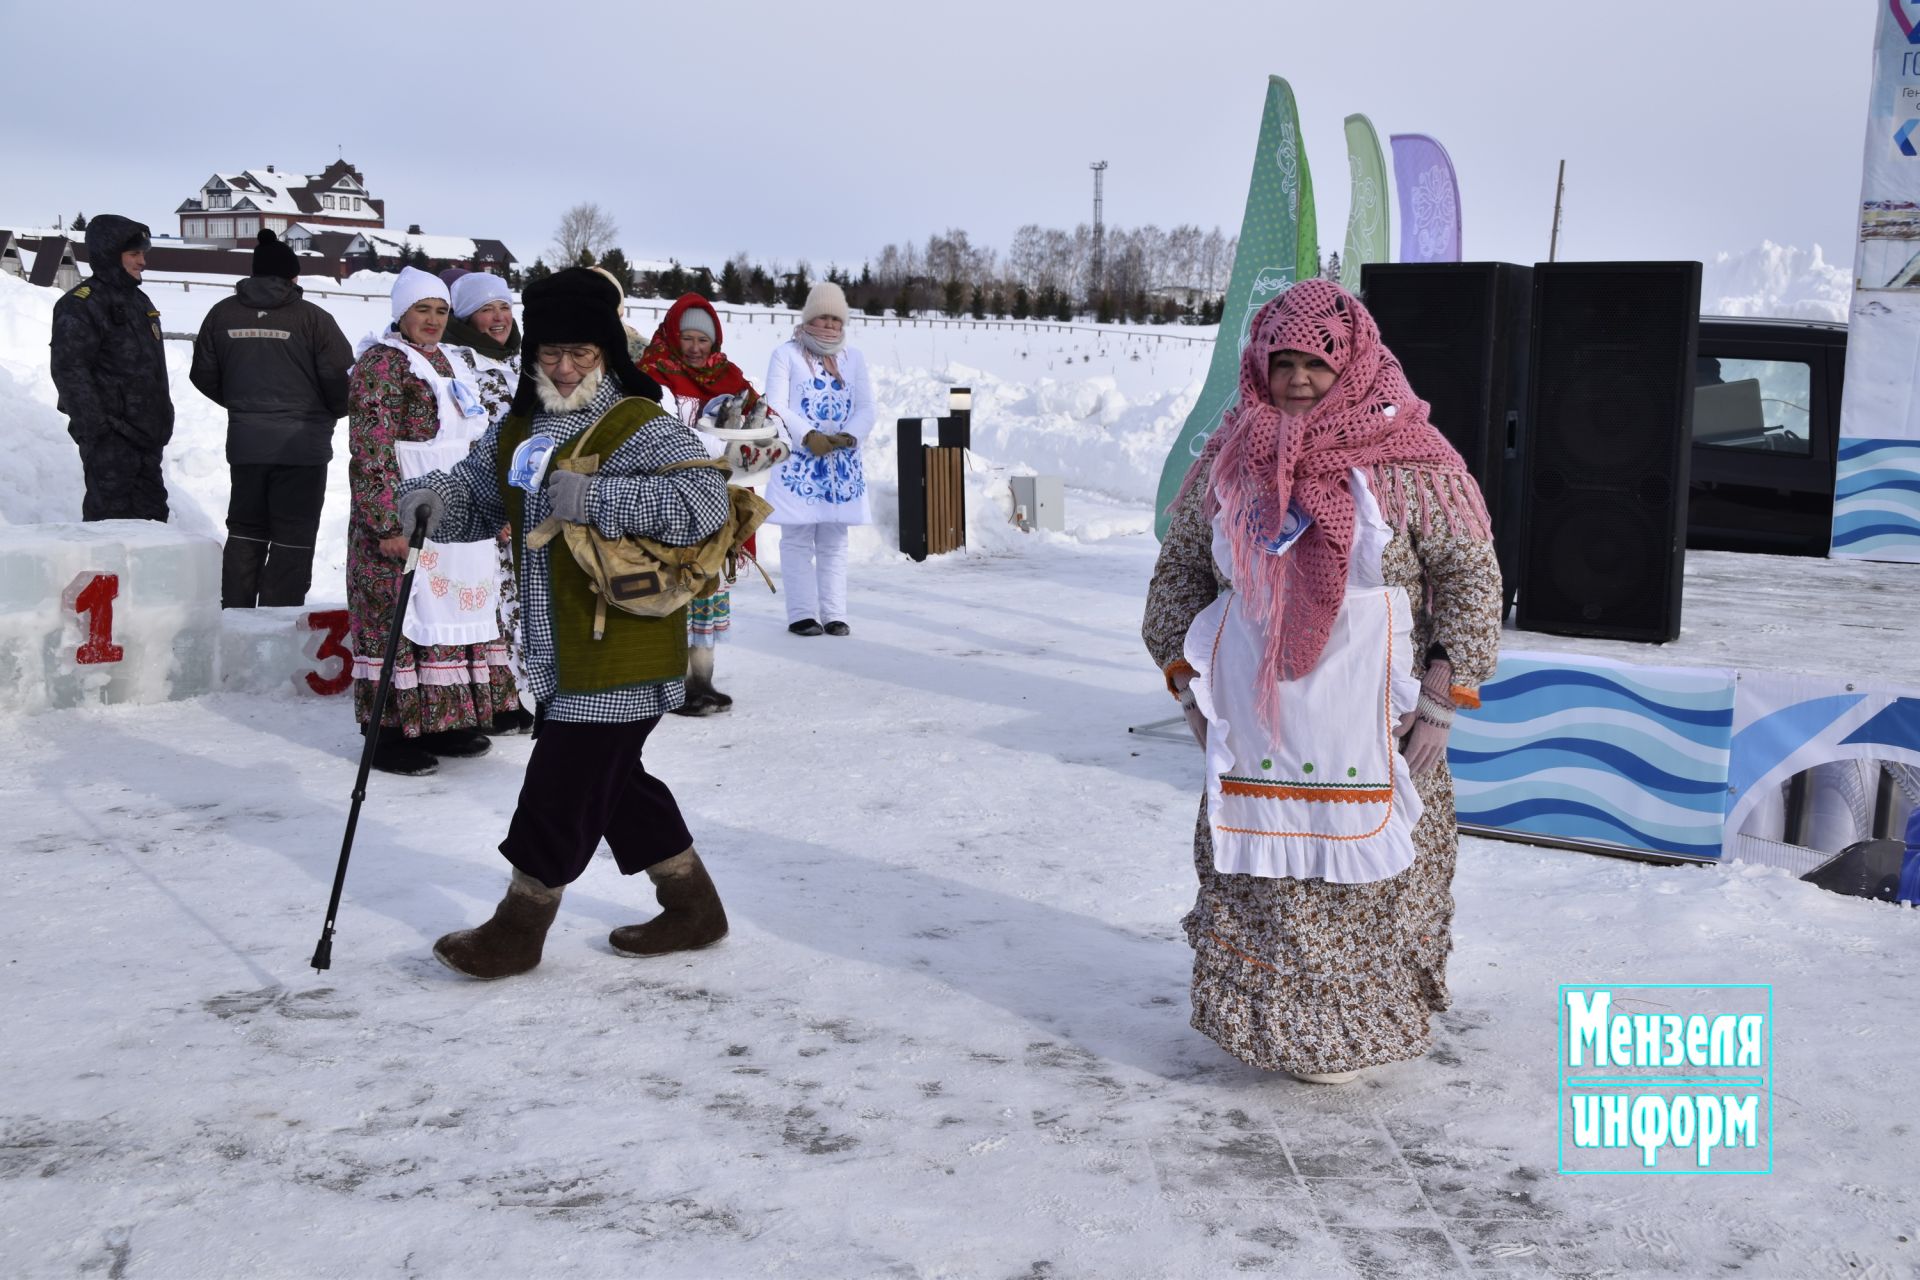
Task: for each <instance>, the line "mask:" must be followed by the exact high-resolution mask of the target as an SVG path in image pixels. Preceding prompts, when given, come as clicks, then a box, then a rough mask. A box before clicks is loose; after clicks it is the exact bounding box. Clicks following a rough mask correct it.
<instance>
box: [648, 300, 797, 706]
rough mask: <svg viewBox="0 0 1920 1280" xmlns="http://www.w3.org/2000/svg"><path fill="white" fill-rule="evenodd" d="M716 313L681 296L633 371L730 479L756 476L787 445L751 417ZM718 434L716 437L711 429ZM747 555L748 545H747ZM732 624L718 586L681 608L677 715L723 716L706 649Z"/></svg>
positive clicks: (752, 397)
mask: <svg viewBox="0 0 1920 1280" xmlns="http://www.w3.org/2000/svg"><path fill="white" fill-rule="evenodd" d="M720 339H721V328H720V313H719V312H717V311H715V310H714V309H713V304H712V303H710V302H708V301H707V300H706V299H705V298H703V297H701V296H700V295H699V294H697V293H686V294H682V295H681V296H680V297H679V299H678V300H676V301H675V302H674V304H673V305H672V306H671V307H669V308H668V309H667V315H666V319H664V320H662V321H661V322H660V327H659V328H658V329H656V330H654V334H653V340H652V341H651V342H649V343H648V344H647V349H646V350H645V351H644V352H643V353H641V356H640V359H639V362H638V363H639V365H640V369H641V372H643V373H645V374H646V375H647V376H648V377H650V378H652V379H653V380H654V381H655V382H658V383H659V384H660V385H661V387H662V388H664V389H665V390H667V391H670V392H672V393H673V406H672V407H673V409H674V411H675V413H676V414H677V415H678V416H679V418H680V420H681V421H682V422H684V423H686V424H687V426H689V427H691V428H693V430H694V433H695V434H696V435H697V436H699V438H700V440H701V442H702V443H703V444H705V445H706V446H707V448H708V451H709V452H710V453H712V454H713V456H714V457H716V458H719V457H724V458H725V459H726V460H727V461H728V462H729V463H731V464H732V466H733V471H734V477H735V479H739V478H741V477H742V476H744V475H747V474H751V473H753V472H757V471H764V470H766V469H767V468H768V467H771V466H773V465H775V464H776V463H778V462H781V461H782V460H784V459H785V458H786V457H787V455H788V454H789V453H790V452H791V447H790V446H789V445H788V444H786V442H785V441H784V440H783V439H782V438H781V436H780V432H779V427H778V423H777V421H776V420H773V419H771V418H768V417H767V416H766V414H765V411H762V412H761V413H760V414H758V415H756V414H754V412H753V409H754V406H755V405H756V404H757V403H758V402H759V400H760V395H759V393H758V392H756V391H755V390H754V389H753V388H752V387H751V386H750V385H749V384H748V383H747V376H746V375H745V374H744V373H742V372H740V367H739V366H738V365H736V364H734V363H733V362H732V361H731V360H729V359H727V357H726V355H725V354H724V353H723V352H722V350H721V346H720ZM728 399H731V400H732V401H733V403H732V405H730V406H728V408H729V409H730V410H731V412H730V413H729V412H721V413H714V412H711V410H713V409H716V408H718V407H719V406H718V403H717V402H720V401H725V400H728ZM750 420H751V421H761V422H764V423H766V425H765V426H764V428H762V429H761V430H760V431H759V432H758V433H756V432H755V431H753V430H750V429H744V428H741V429H734V428H730V427H728V426H727V425H725V424H727V423H730V422H741V421H750ZM716 430H717V431H720V432H723V433H724V435H716V434H714V432H715V431H716ZM748 547H749V552H751V547H752V544H751V543H749V544H748ZM732 626H733V593H732V592H731V591H729V590H727V589H726V588H725V587H722V588H721V589H720V590H718V591H716V592H714V593H713V594H712V595H710V596H701V597H700V598H698V599H696V600H695V601H694V602H693V603H692V604H691V605H689V606H688V607H687V700H686V702H685V703H684V704H682V705H681V707H680V708H679V710H678V711H677V712H676V714H678V715H686V716H705V715H712V714H713V713H714V712H716V711H725V710H726V709H727V708H729V707H731V706H732V705H733V699H732V698H730V697H728V696H727V695H726V694H724V693H722V692H720V690H718V689H716V688H714V685H713V657H714V648H715V646H716V645H717V644H718V643H719V641H720V638H721V637H722V636H723V635H725V634H726V633H727V631H728V630H730V629H731V628H732Z"/></svg>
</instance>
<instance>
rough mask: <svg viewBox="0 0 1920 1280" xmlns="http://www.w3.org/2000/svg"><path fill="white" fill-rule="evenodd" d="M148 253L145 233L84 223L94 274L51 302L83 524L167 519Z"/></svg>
mask: <svg viewBox="0 0 1920 1280" xmlns="http://www.w3.org/2000/svg"><path fill="white" fill-rule="evenodd" d="M147 248H148V238H147V229H146V227H144V226H142V225H141V224H140V223H138V222H135V221H133V220H132V219H131V218H122V217H120V216H119V215H118V214H112V213H103V214H101V215H100V216H99V217H97V218H95V219H94V220H93V221H92V222H89V223H88V224H87V266H88V268H89V269H90V270H91V271H92V272H93V274H92V276H91V277H90V278H89V279H87V280H86V281H84V282H83V283H81V284H78V285H75V286H74V287H73V288H72V289H70V290H68V291H67V294H66V296H65V297H63V298H61V299H60V301H58V302H56V303H54V304H53V385H54V386H55V387H56V388H57V389H58V390H59V392H60V412H62V413H64V414H66V415H67V433H68V434H69V435H71V436H72V437H73V439H74V443H75V444H77V445H79V446H80V465H81V466H82V467H83V468H84V469H85V471H86V477H87V494H86V498H85V499H84V500H83V501H82V503H81V506H80V518H81V519H83V520H165V519H166V518H167V486H166V482H165V481H163V480H162V479H161V478H160V453H161V450H163V449H165V448H166V444H167V441H169V440H171V439H172V438H173V396H172V395H171V394H170V393H169V392H168V390H167V357H166V351H165V349H164V346H163V344H162V342H161V338H160V313H159V312H158V311H157V310H155V309H154V306H153V303H152V302H151V301H150V300H149V299H148V298H147V295H146V294H145V293H144V292H142V290H141V288H140V277H141V276H142V275H143V274H144V273H145V272H146V269H147Z"/></svg>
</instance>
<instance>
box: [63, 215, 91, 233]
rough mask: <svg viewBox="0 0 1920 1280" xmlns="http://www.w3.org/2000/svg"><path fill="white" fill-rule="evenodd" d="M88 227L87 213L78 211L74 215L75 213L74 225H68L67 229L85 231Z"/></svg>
mask: <svg viewBox="0 0 1920 1280" xmlns="http://www.w3.org/2000/svg"><path fill="white" fill-rule="evenodd" d="M86 229H87V215H86V214H84V213H76V214H74V215H73V225H72V226H70V227H68V228H67V230H69V231H85V230H86Z"/></svg>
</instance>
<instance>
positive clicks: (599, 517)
mask: <svg viewBox="0 0 1920 1280" xmlns="http://www.w3.org/2000/svg"><path fill="white" fill-rule="evenodd" d="M616 300H617V294H616V293H615V292H614V291H613V289H612V288H610V287H609V286H608V285H607V284H606V282H605V281H603V280H601V279H600V278H599V277H598V276H596V275H594V274H593V273H592V272H590V271H587V270H585V269H583V268H569V269H568V270H565V271H560V272H556V273H555V274H554V275H552V276H550V277H548V278H547V279H545V280H543V281H540V282H539V283H537V284H534V285H530V286H528V288H527V290H526V293H525V301H526V309H525V323H526V335H527V337H526V341H527V347H528V354H527V359H526V361H525V363H524V364H523V372H522V375H521V378H520V383H519V387H518V390H517V392H516V393H515V397H514V401H513V406H512V411H511V412H510V413H509V414H508V415H507V417H506V418H505V419H504V420H502V421H501V422H500V423H499V424H497V425H495V426H493V427H490V428H488V430H487V431H486V432H485V434H484V435H483V436H482V437H481V439H480V440H479V442H478V443H477V444H475V445H474V447H473V449H472V450H471V452H469V453H468V454H467V456H466V457H465V458H464V459H462V460H461V461H460V462H458V463H457V464H456V465H454V466H452V467H451V468H449V469H448V470H445V471H436V472H433V473H431V474H429V475H426V476H424V477H422V478H421V479H419V480H417V481H413V482H411V483H410V484H409V485H408V486H407V487H406V492H405V494H404V496H403V498H402V500H401V501H402V508H403V512H404V514H405V515H407V517H408V518H412V516H413V515H414V514H415V513H417V512H423V513H425V515H426V517H427V519H428V522H429V523H428V534H429V536H430V537H439V538H447V539H452V540H456V541H457V540H459V539H464V538H472V537H478V536H480V535H483V534H490V533H491V532H493V531H495V530H498V529H499V528H500V527H501V525H502V524H507V525H510V526H511V529H512V537H513V546H514V551H515V560H516V564H517V566H518V571H519V584H520V589H521V596H520V598H521V600H522V601H523V603H524V610H525V612H524V619H525V636H526V663H527V688H528V690H529V692H530V693H531V694H532V695H533V697H534V699H535V700H536V701H537V702H538V704H539V708H540V711H539V715H540V719H539V723H538V724H537V725H536V726H535V729H534V746H533V755H532V757H531V758H530V759H529V761H528V763H527V775H526V780H525V782H524V783H523V784H522V786H521V789H520V798H519V802H518V804H517V806H516V808H515V810H514V814H513V819H512V821H511V823H510V824H509V826H508V829H507V834H506V838H505V839H504V840H502V841H501V843H500V852H501V853H502V854H503V855H504V856H505V857H506V859H507V861H508V862H509V863H510V864H511V866H512V867H513V874H512V878H511V881H510V883H509V885H508V889H507V893H506V896H505V897H504V898H503V899H502V900H501V903H500V905H499V907H498V909H497V910H496V911H495V912H494V914H493V917H492V918H491V919H489V920H488V921H486V922H485V923H484V924H482V925H480V926H479V927H478V928H475V929H463V930H460V931H457V932H455V933H450V934H448V935H446V936H445V937H443V938H441V939H440V940H439V941H438V942H437V943H435V944H434V954H435V955H436V956H438V957H439V958H440V959H441V960H442V961H443V962H444V963H445V964H447V965H448V966H449V967H450V968H453V969H454V970H456V971H458V972H460V973H464V974H467V975H468V976H471V977H476V978H501V977H507V976H509V975H512V974H516V973H524V972H526V971H527V970H529V969H531V968H533V967H534V966H535V965H537V964H538V963H539V962H540V957H541V952H542V948H543V946H544V943H545V939H546V934H547V930H548V928H549V927H551V925H552V923H553V920H554V917H555V914H556V913H557V912H558V910H559V905H560V897H561V890H562V889H563V888H564V887H565V886H566V885H568V884H570V883H571V882H572V881H573V880H575V879H576V878H577V877H578V876H579V875H580V874H581V873H582V872H583V871H585V870H586V867H587V864H588V862H589V861H590V860H591V859H592V857H593V854H594V850H595V849H596V848H598V847H599V845H600V842H601V841H602V840H603V839H604V840H605V841H606V843H607V845H608V847H609V848H610V849H611V850H612V851H613V856H614V860H615V862H616V863H617V864H618V866H619V868H620V871H621V873H622V874H624V875H634V874H637V873H639V872H641V871H644V872H646V873H647V875H648V877H649V878H650V879H651V880H652V881H653V882H654V885H655V888H656V891H657V895H658V898H659V902H660V905H661V907H662V909H663V910H662V913H661V914H660V915H659V916H657V917H656V918H654V919H653V920H650V921H648V922H646V923H644V924H638V925H626V926H622V927H621V928H618V929H615V930H614V931H613V933H612V935H611V937H610V939H609V941H610V942H611V943H612V945H613V947H614V949H615V950H617V951H621V952H624V953H627V954H631V955H658V954H661V953H664V952H668V951H680V950H688V949H691V948H695V947H703V946H707V945H710V944H712V943H714V942H717V941H718V940H719V939H720V938H721V937H722V936H724V935H725V933H726V931H727V921H726V913H725V911H724V910H723V909H722V907H721V904H720V899H719V895H718V893H717V892H716V891H715V889H714V886H713V882H712V880H711V879H710V878H709V877H708V875H707V872H706V869H705V867H704V865H703V864H702V863H701V861H700V857H699V855H698V854H697V853H696V852H695V851H694V848H693V838H692V836H691V835H690V834H689V833H688V831H687V826H686V822H685V819H684V818H683V817H682V816H681V813H680V809H679V806H678V804H677V803H676V802H675V800H674V797H673V793H672V792H671V791H670V790H669V789H668V788H667V785H666V783H665V782H663V781H662V780H661V779H659V778H657V777H655V776H653V775H652V774H650V773H649V772H648V771H647V769H646V766H645V764H644V763H643V761H642V749H643V748H644V746H645V744H646V741H647V738H648V736H649V735H650V734H651V733H652V732H653V729H654V727H655V726H656V725H658V724H659V722H660V717H661V716H662V715H663V714H665V713H666V712H668V711H671V710H673V709H674V708H675V707H676V706H678V705H679V704H680V702H681V699H682V698H683V697H684V696H685V690H684V687H683V684H682V676H683V674H684V673H685V671H686V653H687V623H686V616H685V614H684V612H675V613H672V614H668V615H666V616H665V617H644V616H639V615H636V614H632V613H626V612H622V611H619V610H614V611H604V610H603V609H599V608H597V606H598V604H599V599H600V598H599V597H598V596H597V595H596V594H595V589H594V586H593V582H592V580H591V579H590V578H589V577H588V576H587V574H586V573H585V572H584V571H583V570H582V569H581V568H580V566H579V564H578V563H577V562H576V561H575V560H574V558H573V553H572V552H571V551H570V550H568V547H567V543H566V541H565V540H564V539H559V540H555V541H551V542H545V541H542V540H541V539H534V540H532V541H529V539H528V535H529V534H530V533H532V532H534V531H535V530H537V529H539V528H540V527H541V526H542V525H543V524H544V523H545V522H547V521H548V520H549V519H554V520H558V521H562V522H570V523H573V524H590V525H592V526H593V527H594V528H596V529H597V530H598V531H599V532H600V534H601V535H602V536H604V537H607V538H624V537H630V536H641V537H646V538H651V539H654V540H656V541H659V542H663V543H667V544H669V545H673V546H693V545H695V544H698V543H700V542H702V541H704V540H705V539H707V538H708V537H711V536H712V535H713V534H715V533H716V532H718V531H719V530H720V529H721V528H722V527H723V526H724V525H725V524H726V522H727V519H728V515H729V505H728V497H727V483H726V474H725V471H724V469H723V468H720V467H716V466H713V465H711V462H712V460H711V459H710V458H709V457H708V456H707V453H706V450H705V449H704V448H702V447H701V445H700V443H699V441H698V440H697V439H695V437H694V435H693V433H692V432H690V431H688V430H687V429H686V428H685V427H683V426H682V425H681V424H680V423H679V422H677V421H675V420H674V418H673V417H672V416H671V415H669V414H667V413H665V412H664V411H662V410H661V408H660V406H659V405H658V404H657V403H656V402H655V401H654V400H653V399H651V398H650V396H649V395H648V394H646V393H647V392H649V391H654V390H657V388H655V386H654V384H653V383H652V381H651V380H649V379H647V378H646V377H645V376H644V375H642V374H641V373H640V371H639V370H638V369H637V368H636V367H635V366H634V365H633V364H631V363H630V362H628V361H627V360H626V359H625V354H626V342H625V337H624V335H623V334H622V333H621V332H620V326H619V321H618V318H617V312H616V311H615V309H614V304H615V302H616ZM543 343H545V344H551V345H557V346H579V345H587V344H591V345H593V346H596V347H598V348H599V349H600V353H601V362H600V364H599V365H598V366H597V367H596V368H594V369H593V370H591V371H590V372H589V373H588V374H587V375H586V377H584V378H583V379H582V380H581V382H580V384H579V385H578V386H576V387H574V388H573V389H572V390H571V391H570V392H569V393H567V394H565V395H562V394H561V393H560V391H559V389H558V388H557V387H556V386H555V385H554V383H553V382H552V380H551V379H550V378H549V377H548V376H547V374H546V372H545V371H544V370H543V369H542V368H541V367H540V365H539V363H538V352H539V349H540V345H541V344H543ZM589 430H592V431H594V436H593V444H594V449H593V453H594V454H595V455H597V456H598V459H599V463H598V470H597V471H595V472H592V473H582V472H577V471H571V470H563V469H560V468H558V467H557V466H550V467H548V468H547V470H546V471H545V472H544V473H543V476H544V479H543V481H541V482H539V483H537V484H536V482H535V481H534V480H533V479H532V478H531V471H530V470H529V472H528V473H527V474H526V475H522V474H521V473H520V472H518V471H516V468H520V467H522V466H523V465H524V466H529V467H530V464H525V463H523V462H522V461H517V460H516V455H517V454H522V452H523V451H522V446H527V450H526V454H527V455H528V456H530V455H531V453H533V452H536V450H534V448H533V446H535V445H538V444H540V443H542V442H541V440H540V437H545V442H546V443H547V444H549V445H550V446H551V447H552V449H553V450H554V451H555V455H556V456H558V454H559V452H560V451H564V450H566V449H567V448H568V447H569V446H570V445H572V444H573V443H574V442H575V441H576V440H578V439H579V438H580V437H581V436H582V435H583V434H584V433H585V432H587V431H589ZM510 477H515V480H514V482H510ZM522 482H524V483H522ZM528 485H532V486H534V487H532V489H531V491H529V490H528V488H527V487H526V486H528ZM535 543H539V545H535ZM596 613H599V614H600V617H598V618H596Z"/></svg>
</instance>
